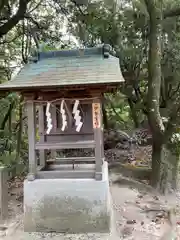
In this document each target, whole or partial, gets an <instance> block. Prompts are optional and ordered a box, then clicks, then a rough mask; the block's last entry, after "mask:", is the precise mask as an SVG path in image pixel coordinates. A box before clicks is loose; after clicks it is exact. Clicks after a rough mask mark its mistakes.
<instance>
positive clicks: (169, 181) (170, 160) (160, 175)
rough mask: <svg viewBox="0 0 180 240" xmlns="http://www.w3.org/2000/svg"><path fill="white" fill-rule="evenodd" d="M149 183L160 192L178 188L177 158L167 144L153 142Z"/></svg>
mask: <svg viewBox="0 0 180 240" xmlns="http://www.w3.org/2000/svg"><path fill="white" fill-rule="evenodd" d="M152 150H153V152H152V176H151V185H152V186H153V187H154V188H156V189H157V190H158V191H160V192H161V193H162V194H166V193H168V192H169V191H170V190H172V189H173V190H176V189H177V188H178V178H179V171H178V169H179V158H178V157H177V156H176V155H175V154H173V153H172V152H171V150H170V149H169V148H168V146H167V145H165V144H161V143H160V141H156V142H153V149H152Z"/></svg>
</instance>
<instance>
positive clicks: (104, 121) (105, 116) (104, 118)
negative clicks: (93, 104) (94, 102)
mask: <svg viewBox="0 0 180 240" xmlns="http://www.w3.org/2000/svg"><path fill="white" fill-rule="evenodd" d="M102 112H103V123H104V129H108V118H107V113H106V109H105V106H104V104H102Z"/></svg>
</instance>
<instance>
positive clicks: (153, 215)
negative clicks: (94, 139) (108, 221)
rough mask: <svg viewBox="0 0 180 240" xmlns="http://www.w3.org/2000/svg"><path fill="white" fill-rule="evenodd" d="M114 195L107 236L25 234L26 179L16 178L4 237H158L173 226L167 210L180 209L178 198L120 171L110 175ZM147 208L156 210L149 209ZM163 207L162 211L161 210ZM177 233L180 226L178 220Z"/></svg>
mask: <svg viewBox="0 0 180 240" xmlns="http://www.w3.org/2000/svg"><path fill="white" fill-rule="evenodd" d="M110 186H111V195H112V202H113V209H114V211H113V212H114V229H113V231H112V233H111V235H110V236H107V235H103V236H102V235H97V234H90V235H73V236H72V235H68V236H67V235H57V234H49V235H48V234H44V235H43V234H39V235H37V234H31V235H30V234H25V233H24V232H23V204H22V202H23V192H22V187H23V186H22V181H21V180H16V182H15V183H12V184H11V188H10V192H9V195H10V204H9V218H8V220H7V221H6V222H4V223H3V224H1V225H0V239H2V240H16V239H17V240H28V239H30V240H32V239H39V240H40V239H52V240H68V239H69V240H70V239H73V240H76V239H79V240H87V239H89V240H95V239H96V240H98V239H99V240H105V239H106V240H116V239H126V240H150V239H152V240H156V239H160V238H161V236H163V234H164V233H165V232H166V230H168V229H169V224H168V221H167V216H166V211H164V210H166V209H168V208H172V207H176V209H177V212H178V211H179V206H178V197H177V194H176V197H174V196H173V195H171V196H167V197H161V196H158V195H157V193H156V192H154V191H152V190H151V188H150V187H148V186H145V185H144V184H142V183H138V182H136V181H134V180H131V179H128V178H125V177H122V176H121V175H120V174H117V173H116V174H114V173H111V174H110ZM147 209H151V210H152V209H153V211H152V212H151V211H150V212H148V211H147ZM156 210H157V211H156ZM160 210H162V211H160ZM176 223H177V224H176V232H177V234H178V233H179V238H177V239H180V226H179V221H178V217H177V219H176Z"/></svg>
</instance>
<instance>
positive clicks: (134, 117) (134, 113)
mask: <svg viewBox="0 0 180 240" xmlns="http://www.w3.org/2000/svg"><path fill="white" fill-rule="evenodd" d="M128 103H129V107H130V109H131V117H132V120H133V122H134V127H135V128H138V127H139V119H138V115H137V111H136V109H134V105H133V102H132V100H131V99H130V98H128Z"/></svg>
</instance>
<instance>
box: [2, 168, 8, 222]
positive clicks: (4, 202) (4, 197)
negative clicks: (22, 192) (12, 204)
mask: <svg viewBox="0 0 180 240" xmlns="http://www.w3.org/2000/svg"><path fill="white" fill-rule="evenodd" d="M7 180H8V172H7V168H5V167H0V220H1V221H3V220H5V219H6V218H7V217H8V184H7Z"/></svg>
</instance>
